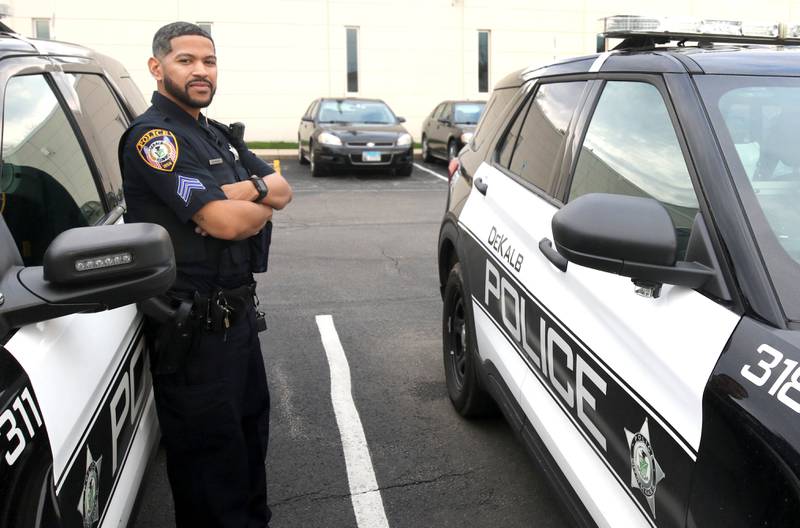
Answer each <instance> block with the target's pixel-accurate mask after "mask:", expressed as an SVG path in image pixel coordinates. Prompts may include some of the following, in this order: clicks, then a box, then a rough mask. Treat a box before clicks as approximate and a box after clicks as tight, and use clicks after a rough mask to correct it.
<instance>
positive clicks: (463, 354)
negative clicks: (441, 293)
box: [448, 295, 467, 389]
mask: <svg viewBox="0 0 800 528" xmlns="http://www.w3.org/2000/svg"><path fill="white" fill-rule="evenodd" d="M465 319H466V318H465V316H464V299H463V297H461V295H458V296H457V297H456V298H455V299H454V302H453V309H452V310H451V312H450V320H449V321H448V333H449V342H450V343H449V344H450V347H449V348H450V350H449V355H448V358H449V366H450V372H451V374H452V375H453V381H454V382H455V383H456V386H457V387H458V388H459V389H461V387H463V385H464V377H465V376H466V372H467V325H466V320H465Z"/></svg>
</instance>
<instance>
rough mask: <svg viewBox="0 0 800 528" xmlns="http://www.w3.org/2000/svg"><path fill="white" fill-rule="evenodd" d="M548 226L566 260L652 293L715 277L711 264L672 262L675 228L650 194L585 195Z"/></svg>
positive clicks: (702, 281) (706, 280) (675, 257)
mask: <svg viewBox="0 0 800 528" xmlns="http://www.w3.org/2000/svg"><path fill="white" fill-rule="evenodd" d="M552 228H553V239H554V241H555V247H556V251H557V252H558V254H559V255H561V256H562V257H564V258H565V259H566V260H567V261H569V262H574V263H575V264H580V265H581V266H586V267H589V268H594V269H597V270H601V271H606V272H609V273H616V274H618V275H622V276H624V277H631V279H633V282H634V284H636V285H640V286H649V287H653V286H654V287H656V288H655V291H656V296H657V295H658V293H657V287H660V285H661V284H675V285H679V286H686V287H689V288H699V287H702V286H703V285H704V284H706V283H707V282H708V281H709V280H710V279H711V278H712V277H713V276H714V275H715V270H714V269H713V268H711V267H709V266H706V265H703V264H699V263H697V262H684V261H681V262H676V260H677V246H678V245H677V239H676V236H675V228H674V226H673V225H672V220H671V219H670V217H669V214H668V213H667V211H666V209H664V206H662V205H661V204H660V203H659V202H657V201H656V200H654V199H652V198H640V197H635V196H622V195H616V194H602V193H597V194H587V195H584V196H581V197H580V198H577V199H576V200H574V201H572V202H570V203H568V204H567V205H565V206H564V207H562V208H561V210H559V211H558V212H557V213H556V214H555V215H554V216H553V221H552ZM540 247H541V245H540ZM543 252H545V250H543ZM545 254H547V253H546V252H545ZM548 258H550V257H548ZM564 269H566V264H564Z"/></svg>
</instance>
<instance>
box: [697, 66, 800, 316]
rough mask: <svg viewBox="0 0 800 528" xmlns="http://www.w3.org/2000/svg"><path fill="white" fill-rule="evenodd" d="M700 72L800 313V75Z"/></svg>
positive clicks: (759, 234) (766, 247)
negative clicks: (796, 76)
mask: <svg viewBox="0 0 800 528" xmlns="http://www.w3.org/2000/svg"><path fill="white" fill-rule="evenodd" d="M696 79H697V84H698V87H699V88H700V92H701V94H702V97H703V100H704V103H705V105H706V108H707V109H708V112H709V114H710V115H711V120H712V121H713V122H714V128H715V130H716V131H717V137H718V139H719V141H720V144H721V145H722V150H723V153H724V155H725V157H726V158H727V162H728V166H729V167H730V168H731V171H732V172H733V176H734V181H735V183H736V185H737V187H738V190H739V195H740V196H741V200H742V203H743V204H744V207H745V212H746V213H747V216H748V220H749V221H750V225H751V228H752V232H753V233H755V236H756V239H757V243H758V246H759V249H760V250H761V254H762V257H763V259H764V261H765V262H766V265H767V269H768V272H769V274H770V276H771V277H772V281H773V283H774V284H775V288H776V290H777V291H778V296H779V297H780V299H781V303H782V304H783V307H784V311H785V312H786V315H787V317H788V318H789V319H792V320H800V206H798V204H800V134H798V126H800V79H798V78H778V77H743V76H735V77H734V76H698V77H697V78H696Z"/></svg>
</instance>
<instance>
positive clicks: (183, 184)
mask: <svg viewBox="0 0 800 528" xmlns="http://www.w3.org/2000/svg"><path fill="white" fill-rule="evenodd" d="M194 190H198V191H205V190H206V186H205V185H203V184H202V183H200V180H198V179H197V178H190V177H188V176H184V175H182V174H178V196H180V198H181V200H183V203H185V204H186V206H187V207H188V206H189V200H190V199H191V197H192V191H194Z"/></svg>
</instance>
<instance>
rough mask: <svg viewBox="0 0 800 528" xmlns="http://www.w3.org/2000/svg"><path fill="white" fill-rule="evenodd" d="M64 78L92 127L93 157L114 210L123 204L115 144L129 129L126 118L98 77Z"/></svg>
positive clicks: (70, 75) (77, 76)
mask: <svg viewBox="0 0 800 528" xmlns="http://www.w3.org/2000/svg"><path fill="white" fill-rule="evenodd" d="M66 78H67V80H68V81H69V82H70V83H71V84H72V86H73V87H74V88H75V91H76V92H77V94H78V99H79V100H80V103H81V111H82V112H83V114H84V116H86V117H87V118H88V119H89V122H90V124H91V127H92V130H91V132H92V134H93V135H94V145H96V146H97V147H96V148H97V149H98V151H97V152H92V154H93V156H94V159H95V160H96V161H97V162H98V163H100V164H101V165H102V167H103V170H102V174H103V177H104V179H105V180H107V183H108V184H109V185H110V188H109V189H108V193H107V196H108V199H109V204H110V205H111V206H112V207H114V206H116V205H118V204H119V203H120V202H121V201H122V174H121V173H120V168H119V160H118V159H117V145H118V144H119V139H120V138H121V137H122V134H123V133H125V129H126V128H127V126H128V118H127V117H126V116H125V114H124V113H123V111H122V108H121V107H120V105H119V102H118V101H117V98H116V97H115V96H114V94H113V93H112V92H111V88H109V86H108V84H107V83H106V81H105V80H104V79H103V77H101V76H100V75H94V74H66Z"/></svg>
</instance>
